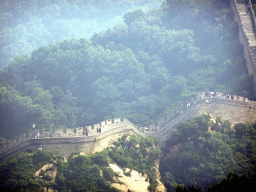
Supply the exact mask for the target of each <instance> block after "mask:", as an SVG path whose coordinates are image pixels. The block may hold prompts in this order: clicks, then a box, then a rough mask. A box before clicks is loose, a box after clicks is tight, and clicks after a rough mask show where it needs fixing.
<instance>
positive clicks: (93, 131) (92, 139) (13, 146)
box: [0, 118, 141, 161]
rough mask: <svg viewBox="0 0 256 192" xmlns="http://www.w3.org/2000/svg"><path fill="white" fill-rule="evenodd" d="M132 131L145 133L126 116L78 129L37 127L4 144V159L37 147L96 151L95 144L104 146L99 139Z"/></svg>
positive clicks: (1, 150)
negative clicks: (37, 128) (87, 132)
mask: <svg viewBox="0 0 256 192" xmlns="http://www.w3.org/2000/svg"><path fill="white" fill-rule="evenodd" d="M97 128H98V129H101V132H98V133H97ZM85 130H87V131H89V134H88V135H86V134H85ZM128 132H129V133H131V132H133V133H136V134H141V133H140V132H139V131H138V130H137V129H136V128H135V127H134V125H133V124H132V123H131V122H130V121H129V120H127V119H125V118H123V119H121V118H115V119H107V120H105V121H102V122H101V123H98V124H95V125H90V126H85V127H78V128H75V129H71V128H67V129H65V130H63V129H54V130H51V129H43V130H42V131H40V133H39V130H34V131H33V132H30V133H28V134H23V135H21V136H20V137H18V139H17V141H15V140H12V141H10V142H8V143H7V144H5V145H2V146H1V147H0V161H1V159H6V158H8V157H9V156H11V155H13V154H15V153H17V152H19V151H21V150H24V149H29V148H31V149H34V148H35V146H36V148H42V149H44V150H46V151H53V152H56V153H59V154H63V155H67V156H68V155H70V154H72V153H75V152H79V151H81V152H82V151H84V152H87V153H90V152H93V151H94V146H95V144H97V146H100V145H99V144H98V143H97V142H96V141H100V140H102V139H105V138H106V137H109V138H111V137H112V136H113V135H115V134H124V133H128ZM89 146H90V147H89ZM98 148H99V147H98Z"/></svg>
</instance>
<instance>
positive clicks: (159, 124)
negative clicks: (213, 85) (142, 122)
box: [147, 92, 236, 132]
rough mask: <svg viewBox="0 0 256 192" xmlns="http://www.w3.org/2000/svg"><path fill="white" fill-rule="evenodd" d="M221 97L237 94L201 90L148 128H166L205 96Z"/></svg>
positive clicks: (229, 97) (231, 97)
mask: <svg viewBox="0 0 256 192" xmlns="http://www.w3.org/2000/svg"><path fill="white" fill-rule="evenodd" d="M208 97H210V98H219V99H234V98H235V97H236V96H234V95H230V94H226V93H221V92H201V93H198V94H196V95H194V96H193V97H192V98H191V99H189V100H187V101H186V102H185V103H183V104H181V105H180V106H179V107H177V108H176V109H175V110H174V111H173V112H170V113H169V114H167V115H166V116H165V117H164V118H161V119H159V120H158V121H156V122H155V123H154V124H153V125H150V126H149V128H148V129H147V130H149V131H157V132H159V131H161V130H162V129H163V128H165V127H166V126H167V125H168V124H169V122H171V121H172V120H174V119H175V118H176V117H177V116H179V115H181V114H182V113H183V112H185V111H186V110H187V109H188V108H190V107H192V106H194V105H195V104H196V103H197V102H199V101H201V100H203V99H205V98H208Z"/></svg>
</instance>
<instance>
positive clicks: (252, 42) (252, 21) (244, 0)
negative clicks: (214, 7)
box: [230, 0, 256, 93]
mask: <svg viewBox="0 0 256 192" xmlns="http://www.w3.org/2000/svg"><path fill="white" fill-rule="evenodd" d="M248 4H249V5H250V8H249V9H248V8H247V5H248ZM230 5H231V9H232V11H233V13H234V16H235V20H236V21H237V23H238V25H239V40H240V42H241V43H242V44H243V46H244V57H245V59H246V63H247V68H248V73H249V74H250V75H252V76H253V81H254V85H255V87H254V92H255V93H256V58H255V55H256V37H255V34H256V18H255V13H254V11H253V9H252V3H251V0H231V1H230Z"/></svg>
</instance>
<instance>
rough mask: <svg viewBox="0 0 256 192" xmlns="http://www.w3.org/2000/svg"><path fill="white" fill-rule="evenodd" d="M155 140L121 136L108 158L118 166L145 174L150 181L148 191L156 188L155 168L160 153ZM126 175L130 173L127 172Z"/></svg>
mask: <svg viewBox="0 0 256 192" xmlns="http://www.w3.org/2000/svg"><path fill="white" fill-rule="evenodd" d="M154 145H155V140H154V139H153V138H150V137H137V136H135V135H123V136H122V137H121V138H120V139H119V140H118V142H116V143H115V148H113V149H111V150H109V157H110V158H111V159H113V160H114V162H116V163H117V164H118V165H119V166H121V167H123V168H127V167H128V168H129V169H133V170H136V171H139V172H141V173H143V174H147V176H148V178H149V181H150V190H152V191H154V189H155V187H156V186H157V182H156V180H155V179H156V175H155V174H156V173H155V169H154V168H153V167H154V166H155V162H156V160H159V159H160V158H161V157H162V151H161V150H160V149H159V148H156V147H155V146H154ZM126 174H127V175H129V174H130V173H129V172H127V173H126Z"/></svg>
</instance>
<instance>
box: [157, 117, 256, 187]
mask: <svg viewBox="0 0 256 192" xmlns="http://www.w3.org/2000/svg"><path fill="white" fill-rule="evenodd" d="M255 141H256V123H252V124H250V123H248V124H242V123H240V124H236V125H234V126H231V125H230V123H229V122H227V121H225V120H222V119H220V118H216V119H215V118H213V117H211V116H210V115H203V116H199V117H197V118H195V119H192V120H190V121H186V122H183V123H181V124H179V125H177V126H176V127H175V129H173V130H172V135H171V137H170V138H169V139H168V140H167V142H166V147H165V149H164V157H163V158H162V160H161V164H160V171H161V175H162V177H163V180H164V182H165V186H166V187H167V188H168V190H169V191H173V190H174V189H175V188H176V187H177V184H179V185H183V186H184V187H185V188H188V187H192V186H193V187H195V188H201V189H202V190H204V191H206V190H207V188H209V187H210V186H212V185H213V184H214V183H218V182H220V181H221V180H222V179H223V178H224V177H225V176H227V175H228V172H229V171H232V172H234V173H236V174H239V175H242V174H245V175H246V177H252V176H254V177H255V170H256V167H255V161H256V145H255ZM229 186H231V185H229ZM222 187H223V186H222ZM215 189H217V187H215Z"/></svg>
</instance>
